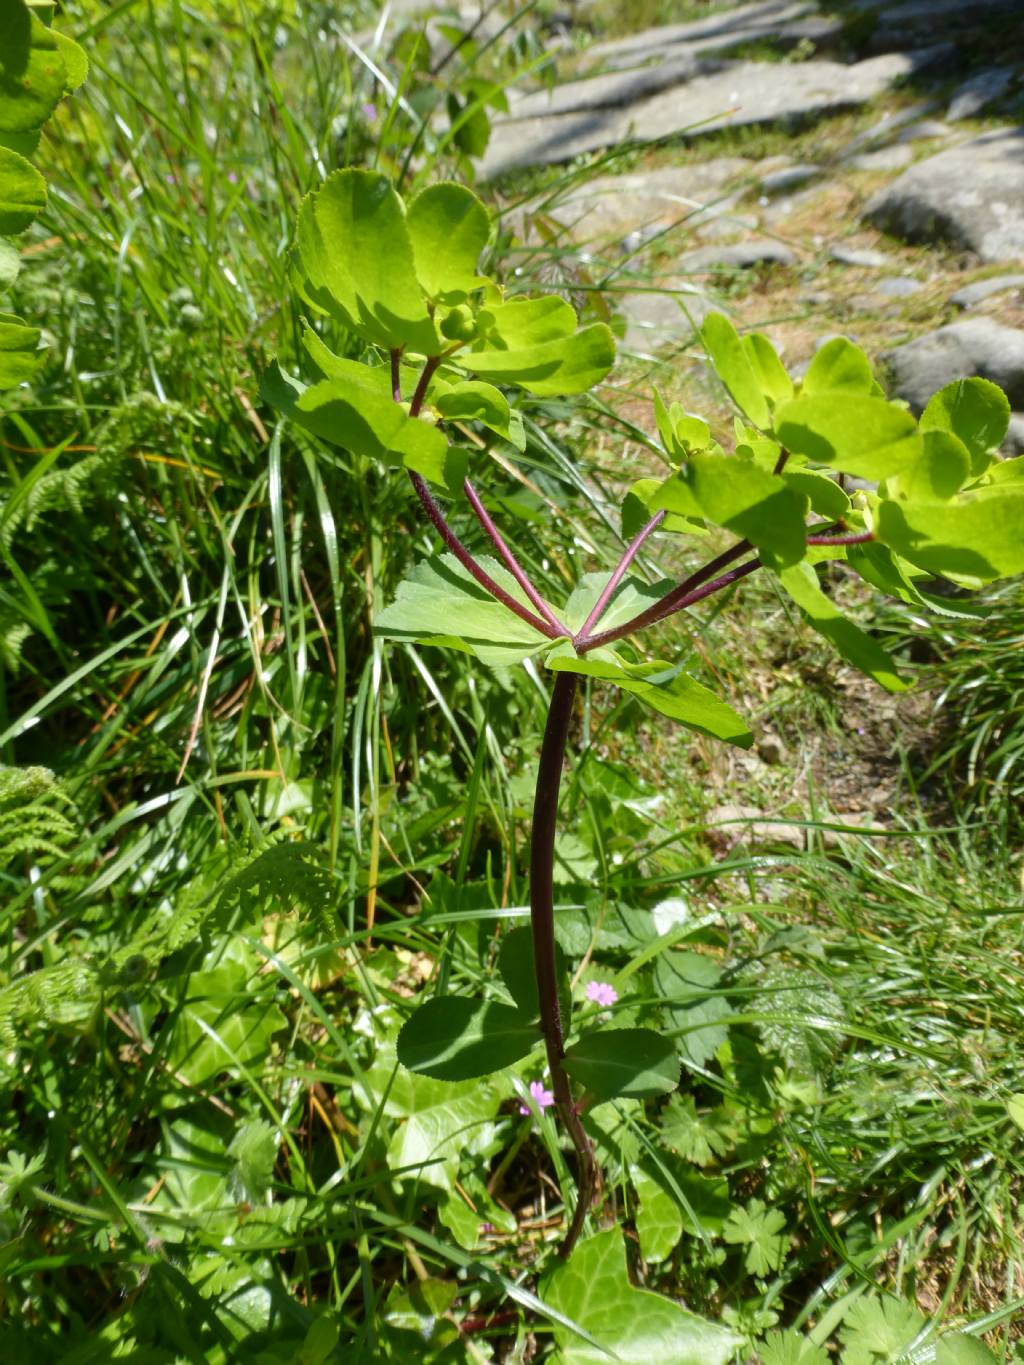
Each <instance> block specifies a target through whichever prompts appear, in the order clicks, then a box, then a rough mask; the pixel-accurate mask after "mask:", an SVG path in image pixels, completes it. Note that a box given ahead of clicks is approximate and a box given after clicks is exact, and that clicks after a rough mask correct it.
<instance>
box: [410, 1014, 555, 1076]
mask: <svg viewBox="0 0 1024 1365" xmlns="http://www.w3.org/2000/svg"><path fill="white" fill-rule="evenodd" d="M540 1041H541V1036H540V1033H539V1031H538V1029H537V1027H536V1025H535V1024H532V1023H531V1022H530V1021H529V1019H528V1018H527V1017H526V1016H525V1015H524V1014H523V1013H522V1012H521V1011H520V1010H517V1009H510V1008H509V1006H508V1005H500V1004H498V1003H497V1002H495V1001H493V1000H472V999H467V998H466V997H465V996H459V995H442V996H436V997H435V998H434V999H433V1000H428V1001H427V1002H426V1004H425V1005H421V1006H420V1007H419V1009H418V1010H416V1011H415V1012H414V1013H413V1014H411V1015H410V1016H409V1018H408V1019H407V1020H406V1022H405V1024H404V1025H403V1027H402V1030H401V1032H400V1033H399V1035H398V1060H399V1061H400V1062H401V1063H402V1065H403V1066H405V1067H408V1069H409V1070H410V1071H415V1072H416V1073H417V1074H418V1075H420V1076H431V1077H433V1079H434V1080H438V1081H468V1080H471V1079H472V1078H474V1077H476V1076H488V1075H490V1073H491V1072H492V1071H500V1070H501V1069H502V1068H503V1067H506V1066H512V1065H513V1063H515V1062H518V1061H519V1060H520V1058H522V1057H525V1056H526V1055H527V1053H529V1052H531V1051H532V1050H533V1048H534V1047H536V1045H537V1044H538V1043H539V1042H540Z"/></svg>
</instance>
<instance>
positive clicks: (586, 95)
mask: <svg viewBox="0 0 1024 1365" xmlns="http://www.w3.org/2000/svg"><path fill="white" fill-rule="evenodd" d="M714 69H715V65H714V64H712V63H710V62H701V61H699V60H698V59H697V58H696V57H693V56H690V55H688V54H685V53H684V54H682V55H680V56H672V55H671V54H669V55H668V56H666V57H665V59H664V60H663V61H661V62H659V63H658V64H657V66H641V67H637V68H636V69H635V70H632V71H610V72H608V73H607V74H606V75H603V76H588V77H587V78H586V79H585V80H580V81H566V82H565V83H564V84H561V85H556V86H554V88H553V89H551V90H534V91H531V92H530V93H529V94H519V93H518V92H516V91H511V92H510V93H509V113H508V116H509V118H512V119H527V118H547V117H549V116H551V115H552V114H573V113H582V112H583V111H585V110H587V109H614V108H617V107H620V106H621V105H624V104H635V103H636V102H637V100H642V99H646V97H647V96H648V95H656V94H658V92H659V91H661V90H667V89H669V88H670V87H671V86H673V85H681V84H682V83H683V82H684V81H689V80H692V79H693V77H694V76H698V75H701V74H707V73H708V72H709V71H713V70H714Z"/></svg>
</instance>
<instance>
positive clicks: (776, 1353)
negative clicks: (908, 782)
mask: <svg viewBox="0 0 1024 1365" xmlns="http://www.w3.org/2000/svg"><path fill="white" fill-rule="evenodd" d="M759 1359H760V1361H761V1365H830V1360H831V1357H830V1356H829V1353H828V1352H827V1351H825V1350H822V1348H821V1347H820V1346H815V1344H814V1342H813V1341H808V1339H807V1338H806V1337H802V1336H800V1335H799V1333H797V1332H793V1331H790V1330H789V1329H787V1330H786V1331H785V1332H769V1333H768V1335H767V1336H766V1337H765V1339H764V1342H763V1344H762V1346H761V1348H760V1353H759Z"/></svg>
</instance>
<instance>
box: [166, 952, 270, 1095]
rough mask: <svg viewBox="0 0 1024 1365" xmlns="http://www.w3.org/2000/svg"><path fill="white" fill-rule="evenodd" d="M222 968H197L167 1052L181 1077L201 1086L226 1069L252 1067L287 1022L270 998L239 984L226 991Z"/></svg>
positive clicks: (176, 1021) (167, 1060) (170, 1062)
mask: <svg viewBox="0 0 1024 1365" xmlns="http://www.w3.org/2000/svg"><path fill="white" fill-rule="evenodd" d="M224 981H225V974H224V973H223V972H222V971H219V970H216V971H210V972H195V973H194V974H193V975H192V977H191V980H190V983H189V992H190V996H191V999H190V1001H189V1002H188V1003H187V1004H186V1005H184V1006H183V1008H182V1009H181V1011H180V1013H178V1014H177V1015H175V1016H174V1022H173V1024H172V1025H171V1026H170V1035H169V1038H168V1039H167V1041H166V1043H165V1045H164V1046H165V1050H164V1051H163V1055H164V1057H165V1059H166V1062H167V1065H168V1066H169V1067H171V1068H173V1070H174V1072H175V1074H176V1075H179V1076H184V1077H185V1078H186V1079H187V1080H188V1082H189V1083H190V1084H191V1085H202V1084H203V1083H204V1082H206V1081H209V1080H210V1079H211V1078H212V1077H213V1076H216V1075H217V1073H218V1072H221V1071H233V1070H235V1069H236V1067H237V1066H239V1065H240V1066H245V1067H251V1066H255V1065H257V1064H258V1063H259V1062H261V1061H262V1060H263V1059H264V1058H265V1057H266V1056H267V1055H268V1053H269V1052H270V1040H271V1038H272V1037H273V1035H274V1034H275V1033H277V1032H278V1031H279V1030H281V1029H283V1028H285V1027H286V1025H287V1021H286V1019H285V1017H284V1015H283V1014H282V1013H281V1011H280V1010H279V1009H278V1008H277V1006H276V1005H275V1004H274V1003H273V1002H272V1001H271V1000H268V999H256V1000H253V999H252V998H251V997H250V995H249V994H248V992H247V991H245V990H243V989H241V988H239V989H238V990H237V991H232V992H231V993H227V992H226V991H225V988H224V984H223V983H224Z"/></svg>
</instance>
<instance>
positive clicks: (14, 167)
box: [0, 147, 46, 236]
mask: <svg viewBox="0 0 1024 1365" xmlns="http://www.w3.org/2000/svg"><path fill="white" fill-rule="evenodd" d="M45 207H46V181H45V180H44V179H43V177H42V176H41V175H40V174H39V172H38V171H37V170H36V168H35V167H34V166H33V165H32V163H31V161H27V160H26V159H25V157H23V156H19V155H18V154H17V152H12V151H9V150H8V149H7V148H6V147H0V235H4V236H12V235H13V234H14V233H17V232H24V230H25V228H27V227H28V225H29V223H31V222H32V220H33V218H35V217H36V215H37V214H38V213H41V212H42V210H43V209H44V208H45Z"/></svg>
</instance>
